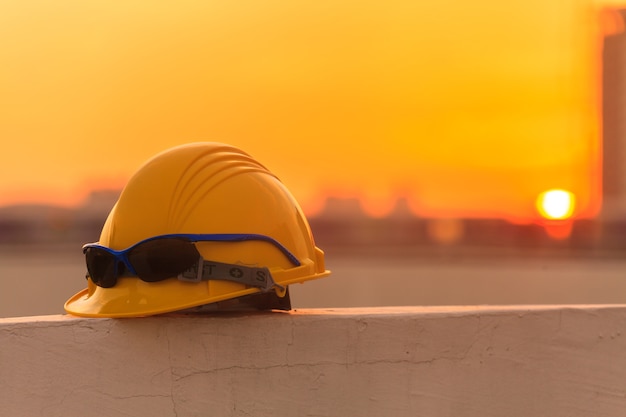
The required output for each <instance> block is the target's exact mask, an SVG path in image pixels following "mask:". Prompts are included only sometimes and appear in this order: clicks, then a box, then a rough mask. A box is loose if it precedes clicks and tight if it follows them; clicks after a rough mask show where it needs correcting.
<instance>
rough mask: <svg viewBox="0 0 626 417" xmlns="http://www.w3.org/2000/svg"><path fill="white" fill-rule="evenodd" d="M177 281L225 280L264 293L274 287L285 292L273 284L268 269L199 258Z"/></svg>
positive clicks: (282, 287)
mask: <svg viewBox="0 0 626 417" xmlns="http://www.w3.org/2000/svg"><path fill="white" fill-rule="evenodd" d="M178 279H179V280H180V281H184V282H200V281H209V280H225V281H232V282H237V283H239V284H244V285H247V286H249V287H255V288H258V289H260V290H261V292H263V293H266V292H269V291H271V290H272V289H273V288H274V287H278V288H280V289H281V290H285V287H284V286H282V285H279V284H277V283H276V282H274V278H272V274H271V273H270V271H269V269H268V268H265V267H264V268H257V267H251V266H245V265H239V264H226V263H222V262H215V261H207V260H205V259H203V258H202V257H200V258H199V259H198V263H197V264H195V265H193V266H192V267H191V268H189V269H187V270H186V271H184V272H182V273H180V274H179V275H178Z"/></svg>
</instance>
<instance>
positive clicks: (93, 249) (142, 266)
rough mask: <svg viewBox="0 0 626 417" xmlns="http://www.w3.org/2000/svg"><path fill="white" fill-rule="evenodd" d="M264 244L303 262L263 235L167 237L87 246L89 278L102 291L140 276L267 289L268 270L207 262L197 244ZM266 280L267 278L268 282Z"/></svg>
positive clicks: (86, 256)
mask: <svg viewBox="0 0 626 417" xmlns="http://www.w3.org/2000/svg"><path fill="white" fill-rule="evenodd" d="M251 240H253V241H262V242H268V243H270V244H272V245H274V246H275V247H276V248H277V249H278V250H280V251H281V252H282V253H283V254H284V255H285V256H286V257H287V259H289V261H290V262H291V263H292V264H293V265H294V266H300V261H298V258H296V257H295V256H294V255H293V254H292V253H291V252H289V250H288V249H287V248H286V247H284V246H283V245H281V244H280V243H279V242H278V241H277V240H275V239H273V238H271V237H269V236H265V235H259V234H232V233H224V234H184V233H178V234H167V235H159V236H153V237H150V238H147V239H144V240H142V241H140V242H137V243H135V244H134V245H132V246H130V247H128V248H126V249H123V250H119V251H118V250H114V249H111V248H108V247H106V246H102V245H99V244H97V243H88V244H86V245H84V246H83V253H84V254H85V261H86V263H87V272H88V277H89V278H91V280H92V281H93V283H94V284H96V285H97V286H99V287H102V288H110V287H113V286H114V285H115V284H117V278H118V277H120V276H136V277H139V279H141V280H142V281H145V282H158V281H163V280H165V279H168V278H174V277H179V278H180V279H181V280H183V281H193V282H197V281H200V280H206V279H227V280H232V281H236V282H241V283H244V284H246V285H254V286H257V287H260V288H265V287H267V286H268V285H269V284H273V281H272V278H271V275H269V270H267V268H251V267H246V266H243V265H232V264H222V263H219V262H211V261H205V260H204V259H203V258H202V256H201V255H200V253H199V252H198V250H197V249H196V246H195V244H194V243H196V242H243V241H251ZM263 278H266V279H265V281H264V279H263Z"/></svg>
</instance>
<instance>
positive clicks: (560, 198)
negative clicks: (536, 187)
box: [537, 189, 575, 220]
mask: <svg viewBox="0 0 626 417" xmlns="http://www.w3.org/2000/svg"><path fill="white" fill-rule="evenodd" d="M574 208H575V196H574V194H572V193H571V192H569V191H565V190H557V189H555V190H548V191H545V192H543V193H541V194H540V195H539V197H537V209H538V210H539V213H540V214H541V216H542V217H544V218H546V219H548V220H565V219H569V218H570V217H571V216H572V214H573V213H574Z"/></svg>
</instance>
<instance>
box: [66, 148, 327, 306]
mask: <svg viewBox="0 0 626 417" xmlns="http://www.w3.org/2000/svg"><path fill="white" fill-rule="evenodd" d="M171 233H193V234H210V233H245V234H249V233H254V234H262V235H266V236H269V237H271V238H273V239H275V240H277V241H278V242H279V243H281V244H282V245H283V246H285V247H286V248H287V249H288V250H289V251H290V252H291V253H293V254H294V255H295V256H296V257H297V258H298V260H299V262H300V266H294V265H293V264H292V263H291V262H290V261H289V259H288V258H286V257H285V255H284V254H283V253H281V252H280V251H279V250H277V249H276V247H274V246H273V245H271V244H268V243H266V242H263V241H244V242H198V243H196V247H197V249H198V251H199V252H200V254H201V255H202V257H203V258H204V259H209V260H211V261H216V262H224V263H231V264H242V265H248V266H259V267H267V268H269V270H270V272H271V274H272V277H273V279H274V281H275V282H276V283H277V284H279V285H280V286H283V287H286V286H287V285H289V284H294V283H298V282H302V281H307V280H311V279H316V278H320V277H324V276H327V275H328V274H329V273H330V271H328V270H326V269H325V266H324V253H323V251H322V250H320V249H319V248H317V247H316V246H315V243H314V240H313V236H312V234H311V229H310V227H309V224H308V222H307V220H306V217H305V216H304V214H303V213H302V210H301V208H300V207H299V205H298V203H297V202H296V200H295V199H294V198H293V196H292V195H291V193H290V192H289V191H288V190H287V188H286V187H285V186H284V185H283V184H282V183H281V182H280V180H279V179H278V178H277V177H276V176H274V175H273V174H272V173H271V172H270V171H269V170H268V169H267V168H265V167H264V166H263V165H261V164H260V163H259V162H257V161H256V160H255V159H253V158H252V157H251V156H250V155H248V154H247V153H245V152H243V151H242V150H240V149H238V148H236V147H233V146H230V145H226V144H221V143H215V142H202V143H191V144H187V145H182V146H178V147H175V148H172V149H169V150H167V151H164V152H162V153H160V154H158V155H156V156H155V157H153V158H152V159H150V160H149V161H147V162H146V163H145V164H144V165H143V166H142V167H141V168H140V169H139V170H138V171H137V172H136V173H135V174H134V175H133V176H132V177H131V179H130V180H129V182H128V183H127V185H126V186H125V187H124V189H123V190H122V193H121V195H120V197H119V199H118V201H117V203H116V204H115V206H114V207H113V209H112V210H111V212H110V213H109V216H108V218H107V220H106V222H105V224H104V226H103V228H102V233H101V234H100V239H99V242H98V243H99V244H100V245H103V246H107V247H109V248H111V249H115V250H122V249H125V248H127V247H130V246H131V245H133V244H134V243H137V242H139V241H141V240H143V239H146V238H150V237H153V236H158V235H163V234H171ZM87 282H88V285H87V288H86V289H84V290H82V291H80V292H79V293H77V294H76V295H74V296H73V297H71V298H70V299H69V300H68V301H67V302H66V303H65V310H66V311H67V312H68V313H70V314H74V315H78V316H84V317H136V316H147V315H153V314H160V313H166V312H172V311H178V310H183V309H187V308H191V307H196V306H201V305H204V304H209V303H214V302H218V301H223V300H227V299H231V298H235V297H241V296H245V295H248V294H254V293H257V292H259V289H257V288H251V287H247V286H245V285H244V284H240V283H237V282H232V281H223V280H209V281H201V282H195V283H190V282H183V281H180V280H178V279H175V278H172V279H166V280H163V281H159V282H144V281H142V280H140V279H138V278H137V277H119V278H118V281H117V284H116V285H115V286H113V287H111V288H102V287H99V286H96V285H95V284H94V283H93V282H92V281H91V279H88V281H87ZM275 291H276V293H277V295H278V296H279V297H280V296H284V294H285V290H284V288H283V289H279V288H276V289H275Z"/></svg>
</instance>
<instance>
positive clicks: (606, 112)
mask: <svg viewBox="0 0 626 417" xmlns="http://www.w3.org/2000/svg"><path fill="white" fill-rule="evenodd" d="M608 19H609V20H610V22H609V23H610V25H611V26H612V30H611V31H610V32H609V33H607V35H606V36H605V37H604V44H603V50H602V125H603V139H602V146H603V151H602V159H603V162H602V177H603V180H602V195H603V209H602V218H603V220H605V221H619V220H626V31H624V23H625V22H626V9H623V10H614V11H612V12H610V16H609V17H608Z"/></svg>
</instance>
